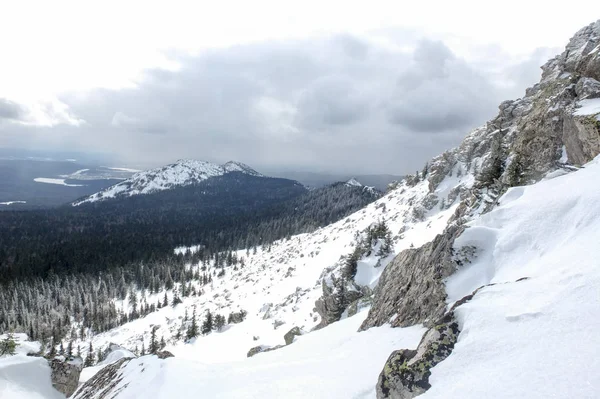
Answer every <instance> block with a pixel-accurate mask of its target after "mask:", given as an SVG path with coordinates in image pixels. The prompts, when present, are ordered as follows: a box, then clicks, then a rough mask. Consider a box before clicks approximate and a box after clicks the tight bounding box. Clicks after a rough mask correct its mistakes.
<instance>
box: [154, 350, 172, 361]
mask: <svg viewBox="0 0 600 399" xmlns="http://www.w3.org/2000/svg"><path fill="white" fill-rule="evenodd" d="M156 356H158V358H159V359H167V358H169V357H175V355H174V354H172V353H171V352H169V351H159V352H156Z"/></svg>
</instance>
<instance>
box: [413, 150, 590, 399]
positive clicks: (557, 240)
mask: <svg viewBox="0 0 600 399" xmlns="http://www.w3.org/2000/svg"><path fill="white" fill-rule="evenodd" d="M599 178H600V157H597V158H596V159H595V160H594V161H593V162H591V163H590V164H588V165H586V167H585V168H583V169H581V170H579V171H577V172H575V173H570V174H568V175H565V176H560V177H556V178H554V179H552V180H545V181H542V182H540V183H538V184H536V185H533V186H528V187H517V188H513V189H511V190H510V191H509V192H507V193H506V194H505V195H504V196H503V197H502V198H501V201H500V204H501V205H500V206H499V207H498V208H496V209H495V210H493V211H491V212H490V213H488V214H485V215H483V216H482V217H480V218H479V219H477V220H475V221H473V222H471V223H470V227H469V228H468V229H467V230H466V231H465V233H464V234H463V235H462V236H461V237H459V239H458V240H457V241H456V243H455V246H456V248H459V247H461V246H463V245H471V244H475V245H477V246H478V247H479V251H478V254H477V257H476V258H475V259H473V260H472V263H471V264H470V265H468V266H466V267H464V268H463V269H461V270H460V271H458V272H457V273H456V274H455V275H454V276H452V277H451V278H450V279H449V280H448V283H447V292H448V294H449V301H450V302H452V301H454V300H457V299H459V298H460V297H462V296H464V295H466V294H468V293H470V292H472V291H473V290H474V289H476V288H477V287H478V286H480V285H482V284H488V283H495V284H496V285H493V286H489V287H485V288H483V289H482V290H480V291H479V292H478V293H477V294H476V296H475V297H474V299H472V300H471V301H470V302H468V303H467V304H465V305H463V306H461V307H459V308H458V310H457V316H458V318H459V322H460V324H461V330H462V332H461V334H460V336H459V340H458V343H457V345H456V347H455V349H454V352H453V353H452V354H451V355H450V357H448V359H446V360H445V361H444V362H442V363H440V364H439V365H438V366H437V367H435V368H434V369H433V371H432V376H431V379H430V383H431V384H432V388H431V389H430V390H429V391H428V392H427V393H426V394H425V395H423V398H449V397H450V398H453V397H460V398H465V399H468V398H482V397H485V398H506V397H528V398H548V397H559V398H564V397H573V398H593V397H598V395H599V394H600V380H599V379H598V369H599V368H600V358H599V357H598V353H600V342H599V341H598V338H597V332H598V330H599V329H600V307H599V306H598V300H599V296H598V293H599V292H600V268H599V266H598V259H599V258H600V247H599V246H598V242H599V241H600V191H598V189H597V181H598V179H599ZM521 278H527V279H526V280H522V281H518V282H517V280H519V279H521ZM465 387H468V389H465Z"/></svg>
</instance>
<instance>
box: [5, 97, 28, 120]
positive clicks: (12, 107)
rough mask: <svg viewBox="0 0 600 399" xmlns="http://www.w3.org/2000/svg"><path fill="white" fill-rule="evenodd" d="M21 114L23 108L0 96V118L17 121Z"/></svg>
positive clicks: (22, 113)
mask: <svg viewBox="0 0 600 399" xmlns="http://www.w3.org/2000/svg"><path fill="white" fill-rule="evenodd" d="M23 115H24V110H23V108H22V107H21V106H20V105H19V104H17V103H15V102H13V101H10V100H7V99H5V98H0V119H6V120H13V121H18V120H19V119H20V118H21V117H22V116H23Z"/></svg>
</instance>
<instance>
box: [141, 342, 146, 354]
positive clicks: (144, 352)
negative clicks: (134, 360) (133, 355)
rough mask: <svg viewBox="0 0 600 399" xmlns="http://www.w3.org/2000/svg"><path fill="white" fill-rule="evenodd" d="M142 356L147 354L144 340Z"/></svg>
mask: <svg viewBox="0 0 600 399" xmlns="http://www.w3.org/2000/svg"><path fill="white" fill-rule="evenodd" d="M140 356H146V346H145V345H144V341H142V352H141V353H140Z"/></svg>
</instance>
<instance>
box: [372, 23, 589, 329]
mask: <svg viewBox="0 0 600 399" xmlns="http://www.w3.org/2000/svg"><path fill="white" fill-rule="evenodd" d="M599 46H600V21H598V22H595V23H593V24H591V25H589V26H587V27H585V28H584V29H582V30H580V31H579V32H578V33H577V34H576V35H575V36H574V37H573V38H572V39H571V41H570V42H569V44H568V46H567V48H566V50H565V51H564V52H563V53H562V54H561V55H559V56H557V57H555V58H553V59H551V60H550V61H548V62H547V63H546V64H545V65H544V66H543V67H542V70H543V75H542V79H541V81H540V83H538V84H536V85H535V86H534V87H533V88H530V89H528V90H527V95H526V96H525V97H524V98H522V99H518V100H515V101H505V102H503V103H502V104H501V105H500V107H499V109H500V112H499V114H498V116H497V117H496V118H495V119H493V120H491V121H490V122H488V123H487V124H486V125H485V126H483V127H480V128H478V129H475V130H474V131H473V132H472V133H470V134H469V135H468V136H467V137H466V138H465V140H464V141H463V142H462V144H461V145H460V146H459V147H457V148H455V149H453V150H450V151H448V152H446V153H444V154H442V155H440V156H438V157H436V158H434V159H433V160H432V162H431V163H430V166H429V176H428V177H427V180H428V181H429V189H430V192H432V193H433V192H434V191H436V190H438V189H439V187H440V185H444V184H446V182H447V181H448V180H449V179H451V178H453V177H454V176H462V175H464V174H467V175H472V176H473V177H474V180H473V181H471V182H470V184H464V185H457V186H455V187H454V188H453V190H452V191H451V192H450V193H449V194H448V196H447V197H445V198H442V199H441V200H442V201H449V200H450V199H451V198H450V197H451V196H452V197H453V198H456V197H460V199H461V203H460V205H459V207H458V209H457V211H456V213H455V215H454V217H453V218H452V219H451V220H450V223H449V227H448V228H447V229H446V231H445V232H444V234H443V235H441V236H438V237H437V238H436V239H435V240H434V241H432V242H431V243H429V244H426V245H424V246H422V247H420V248H418V249H408V250H405V251H404V252H402V253H400V254H399V255H398V256H397V257H396V258H395V259H394V261H393V262H392V263H391V264H390V265H389V266H388V267H387V268H386V271H385V272H384V274H383V276H382V279H381V281H380V284H379V286H378V287H377V290H376V292H375V299H374V303H373V307H372V308H371V311H370V312H369V316H368V317H367V319H366V320H365V322H364V323H363V326H362V328H363V329H366V328H369V327H372V326H378V325H382V324H384V323H387V322H390V321H391V322H392V325H394V326H407V325H412V324H416V323H427V322H428V321H430V320H435V319H436V318H437V317H439V316H440V312H443V309H444V306H445V298H446V294H445V291H444V286H443V279H444V278H445V277H448V276H449V275H450V274H451V273H452V272H453V271H454V270H455V263H454V262H455V261H453V259H452V255H453V250H452V246H453V241H454V238H456V237H457V236H458V235H460V233H461V231H460V230H459V229H458V230H457V227H456V226H460V225H462V224H463V223H464V222H465V221H468V220H470V219H472V218H474V217H476V216H477V215H479V214H481V213H483V212H487V211H489V210H490V209H492V208H493V206H494V205H495V204H496V201H497V199H498V198H499V197H500V195H502V194H503V193H504V192H505V191H506V189H507V188H508V187H511V186H516V185H524V184H530V183H535V182H536V181H539V180H540V179H542V178H543V177H544V176H546V175H547V174H548V173H549V172H551V171H553V170H556V169H566V170H572V169H573V167H572V166H570V165H581V164H583V163H586V162H589V161H591V160H592V159H593V158H594V157H595V156H596V155H597V154H598V153H600V122H598V121H599V119H598V118H599V115H600V111H598V113H595V114H592V115H591V116H590V115H583V114H584V113H586V114H587V113H590V112H593V111H594V109H595V108H591V111H585V110H583V111H582V110H581V109H580V108H578V107H580V105H581V102H582V100H586V99H591V98H594V97H597V96H600V82H598V81H597V80H595V78H597V77H598V74H599V73H600V61H598V60H599V53H600V51H598V49H599V48H600V47H599ZM584 104H585V103H584ZM425 202H426V201H423V202H422V204H421V206H424V205H426V204H425ZM415 209H417V207H415Z"/></svg>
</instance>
